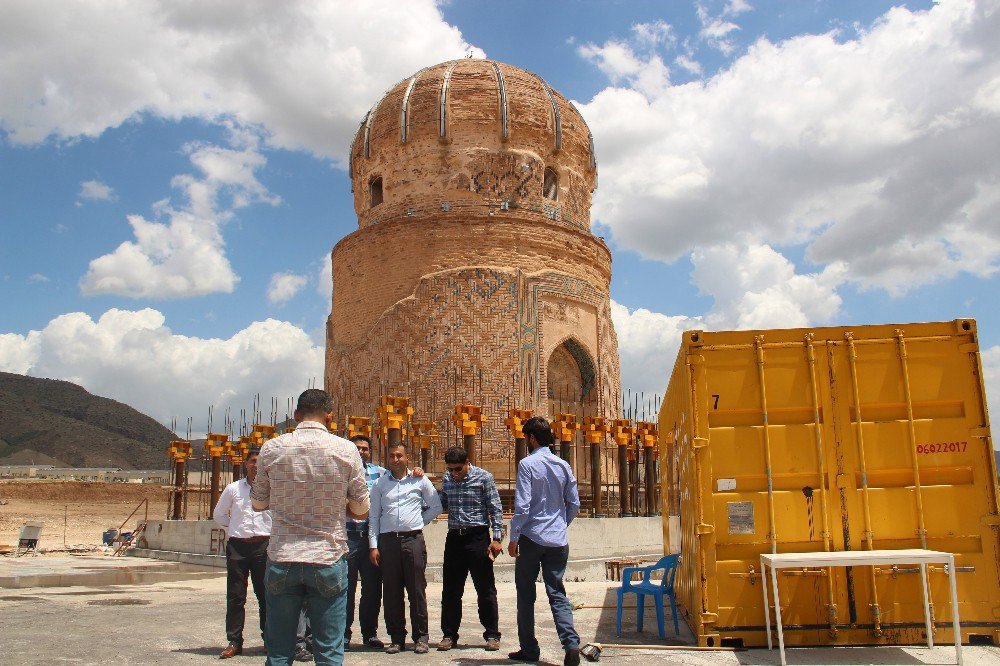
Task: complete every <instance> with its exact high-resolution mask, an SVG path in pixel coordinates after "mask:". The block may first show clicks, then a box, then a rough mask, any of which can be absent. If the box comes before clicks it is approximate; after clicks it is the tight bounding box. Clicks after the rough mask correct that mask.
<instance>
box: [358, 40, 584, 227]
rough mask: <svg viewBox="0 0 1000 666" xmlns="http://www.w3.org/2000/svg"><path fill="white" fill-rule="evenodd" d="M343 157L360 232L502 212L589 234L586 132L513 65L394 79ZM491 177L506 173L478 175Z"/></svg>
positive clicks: (548, 90)
mask: <svg viewBox="0 0 1000 666" xmlns="http://www.w3.org/2000/svg"><path fill="white" fill-rule="evenodd" d="M350 157H351V159H350V175H351V183H352V188H353V192H354V207H355V211H356V212H357V215H358V225H359V226H360V227H366V226H368V225H369V224H374V223H378V222H380V221H383V220H388V219H396V218H398V217H400V216H408V217H417V218H421V217H425V216H427V215H429V214H434V213H440V212H442V211H445V212H455V213H459V214H461V215H463V216H473V217H478V216H490V215H493V214H494V213H495V212H496V211H498V210H503V211H504V213H505V216H506V217H521V218H524V217H529V218H530V217H537V216H542V217H544V218H546V219H547V220H550V221H553V220H554V221H557V222H564V223H566V224H569V225H572V226H575V227H578V228H584V229H588V230H589V228H590V197H591V193H592V192H593V190H594V188H595V186H596V183H597V161H596V158H595V156H594V148H593V137H592V135H591V133H590V130H589V128H588V127H587V124H586V122H584V120H583V117H582V116H581V115H580V113H579V112H578V111H577V110H576V108H575V107H574V106H573V105H572V104H571V103H570V102H569V101H568V100H567V99H566V98H565V97H563V96H562V95H560V94H559V93H558V92H556V91H555V90H553V89H552V87H551V86H549V85H548V84H547V83H546V82H545V81H544V80H543V79H542V78H541V77H539V76H538V75H536V74H533V73H531V72H528V71H526V70H523V69H520V68H518V67H514V66H512V65H507V64H504V63H499V62H496V61H493V60H481V59H463V60H453V61H450V62H444V63H441V64H438V65H434V66H432V67H427V68H425V69H422V70H420V71H419V72H417V73H416V74H414V75H413V76H411V77H409V78H407V79H405V80H403V81H400V82H399V83H397V84H396V85H395V86H393V87H392V88H391V89H389V91H388V92H387V93H386V94H385V96H384V97H383V98H382V99H381V100H379V101H378V102H377V103H376V104H375V106H373V107H372V109H371V111H369V112H368V114H367V115H366V116H365V118H364V120H363V121H362V122H361V125H360V127H359V128H358V132H357V135H356V136H355V138H354V141H353V143H352V145H351V155H350ZM498 163H499V164H498ZM497 173H501V174H505V175H508V176H510V177H507V178H496V177H490V176H488V175H486V174H497Z"/></svg>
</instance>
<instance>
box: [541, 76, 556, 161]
mask: <svg viewBox="0 0 1000 666" xmlns="http://www.w3.org/2000/svg"><path fill="white" fill-rule="evenodd" d="M538 80H539V82H541V84H542V87H543V88H545V92H546V94H548V96H549V101H550V102H552V113H553V115H554V116H555V126H556V150H560V149H561V148H562V118H561V117H560V115H559V104H557V103H556V96H555V93H553V92H552V86H550V85H549V84H548V83H546V82H545V79H543V78H542V77H540V76H539V77H538Z"/></svg>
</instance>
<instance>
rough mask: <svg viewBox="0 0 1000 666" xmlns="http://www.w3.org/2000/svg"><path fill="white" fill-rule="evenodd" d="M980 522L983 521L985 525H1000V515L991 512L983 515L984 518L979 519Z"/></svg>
mask: <svg viewBox="0 0 1000 666" xmlns="http://www.w3.org/2000/svg"><path fill="white" fill-rule="evenodd" d="M979 522H980V523H982V524H983V525H989V526H991V527H997V526H998V525H1000V515H997V514H990V515H987V516H983V517H982V518H980V519H979Z"/></svg>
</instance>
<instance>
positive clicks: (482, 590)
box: [437, 446, 503, 651]
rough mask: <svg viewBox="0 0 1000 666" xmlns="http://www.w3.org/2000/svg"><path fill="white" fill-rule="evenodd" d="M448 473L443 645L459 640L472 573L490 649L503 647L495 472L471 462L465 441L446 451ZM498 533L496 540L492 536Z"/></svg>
mask: <svg viewBox="0 0 1000 666" xmlns="http://www.w3.org/2000/svg"><path fill="white" fill-rule="evenodd" d="M444 462H445V466H446V467H447V470H448V471H447V472H446V473H445V475H444V479H442V482H441V493H440V495H441V505H442V507H443V508H444V510H445V511H446V512H447V513H448V537H447V538H446V539H445V542H444V589H443V591H442V593H441V633H442V634H443V638H442V639H441V642H440V643H438V646H437V649H438V650H450V649H451V648H453V647H455V645H457V644H458V629H459V626H460V625H461V624H462V595H463V594H464V593H465V580H466V578H468V576H469V574H472V584H473V585H474V586H475V588H476V598H477V601H478V604H479V621H480V622H481V623H482V625H483V629H484V631H483V638H485V639H486V649H487V650H491V651H492V650H499V649H500V612H499V610H498V609H497V586H496V581H495V579H494V577H493V560H494V559H495V558H496V557H497V555H499V554H500V553H502V552H503V546H502V537H503V509H502V508H501V506H500V493H498V492H497V484H496V481H494V479H493V475H492V474H490V473H489V472H487V471H486V470H485V469H483V468H481V467H476V466H475V465H472V464H471V463H469V454H468V453H467V452H466V450H465V449H463V448H462V447H460V446H453V447H451V448H449V449H448V450H447V451H445V454H444ZM491 536H492V539H491V538H490V537H491Z"/></svg>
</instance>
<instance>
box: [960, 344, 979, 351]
mask: <svg viewBox="0 0 1000 666" xmlns="http://www.w3.org/2000/svg"><path fill="white" fill-rule="evenodd" d="M958 351H960V352H962V353H964V354H975V353H976V352H978V351H979V344H978V343H976V342H966V343H965V344H964V345H959V346H958Z"/></svg>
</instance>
